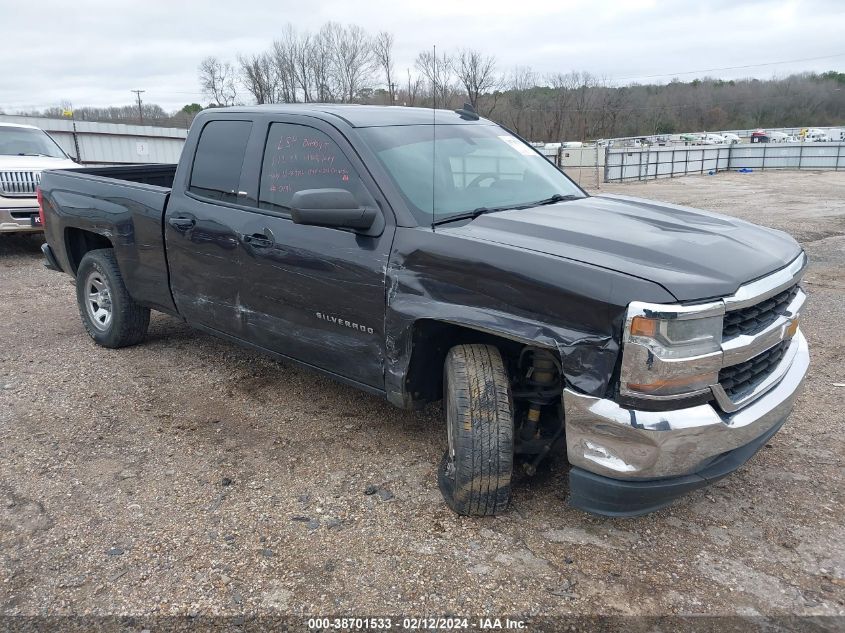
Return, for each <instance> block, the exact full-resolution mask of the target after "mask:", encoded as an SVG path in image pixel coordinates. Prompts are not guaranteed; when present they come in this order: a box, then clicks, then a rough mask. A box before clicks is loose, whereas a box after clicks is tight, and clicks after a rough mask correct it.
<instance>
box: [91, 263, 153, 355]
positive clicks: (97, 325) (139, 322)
mask: <svg viewBox="0 0 845 633" xmlns="http://www.w3.org/2000/svg"><path fill="white" fill-rule="evenodd" d="M76 302H77V304H78V305H79V316H80V317H82V324H83V325H84V326H85V330H86V331H87V332H88V335H89V336H90V337H91V338H92V339H94V342H96V343H97V344H98V345H102V346H103V347H111V348H117V347H127V346H129V345H136V344H138V343H140V342H141V341H142V340H144V337H145V336H146V335H147V328H148V327H149V325H150V309H149V308H145V307H143V306H140V305H138V304H137V303H135V301H133V300H132V297H131V296H129V292H128V291H127V290H126V285H125V284H124V283H123V277H122V276H121V274H120V268H118V266H117V259H115V256H114V251H113V250H112V249H110V248H100V249H97V250H93V251H88V252H87V253H86V254H85V256H84V257H83V258H82V261H81V262H80V263H79V269H78V270H77V271H76Z"/></svg>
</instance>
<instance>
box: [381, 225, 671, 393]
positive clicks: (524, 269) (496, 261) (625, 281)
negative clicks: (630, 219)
mask: <svg viewBox="0 0 845 633" xmlns="http://www.w3.org/2000/svg"><path fill="white" fill-rule="evenodd" d="M634 299H638V300H644V301H652V302H672V301H673V300H674V298H673V297H672V296H671V295H670V294H669V293H668V292H666V291H665V290H664V289H663V288H661V287H660V286H658V285H656V284H654V283H652V282H649V281H646V280H643V279H639V278H636V277H631V276H628V275H625V274H622V273H619V272H616V271H612V270H607V269H604V268H600V267H596V266H594V265H590V264H585V263H582V262H578V261H573V260H569V259H566V258H562V257H557V256H553V255H548V254H543V253H538V252H535V251H530V250H526V249H522V248H516V247H512V246H509V245H505V244H495V243H490V242H485V241H482V240H477V239H474V238H472V237H469V236H467V235H466V234H465V233H464V232H462V231H461V228H460V227H458V228H457V229H452V228H451V227H442V228H438V229H436V231H432V230H431V228H428V227H417V228H400V229H399V230H397V234H396V239H395V241H394V246H393V252H392V254H391V257H390V264H389V266H388V270H387V314H386V323H385V332H386V366H385V386H386V391H387V396H388V398H389V399H390V400H391V401H392V402H394V403H395V404H399V405H400V406H409V403H410V396H409V394H407V393H405V389H404V384H405V376H406V374H407V371H408V366H409V363H410V358H411V354H412V351H413V350H412V342H413V341H412V339H413V329H414V324H415V322H417V321H418V320H420V319H431V320H435V321H440V322H445V323H450V324H454V325H459V326H463V327H467V328H469V329H473V330H478V331H482V332H486V333H490V334H494V335H497V336H501V337H503V338H507V339H510V340H515V341H519V342H522V343H525V344H530V345H534V346H538V347H545V348H549V349H553V350H556V351H557V352H558V354H559V355H560V358H561V362H562V368H563V373H564V377H565V380H566V383H567V384H568V385H570V386H571V387H574V388H575V389H578V390H579V391H582V392H584V393H587V394H590V395H594V396H604V395H605V393H606V391H607V389H608V385H609V382H610V379H611V376H612V374H613V370H614V367H615V365H616V361H617V357H618V354H619V345H620V333H621V327H622V320H623V317H624V312H625V308H626V307H627V304H628V303H629V302H630V301H632V300H634Z"/></svg>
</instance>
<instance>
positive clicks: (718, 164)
mask: <svg viewBox="0 0 845 633" xmlns="http://www.w3.org/2000/svg"><path fill="white" fill-rule="evenodd" d="M730 169H817V170H818V169H823V170H829V169H833V170H839V169H845V143H750V144H737V145H717V146H702V145H691V146H686V147H682V146H676V147H651V148H643V149H639V148H617V147H611V148H608V149H607V160H606V163H605V171H604V181H605V182H627V181H631V180H653V179H655V178H671V177H673V176H685V175H687V174H704V173H709V172H714V173H715V172H719V171H725V170H730Z"/></svg>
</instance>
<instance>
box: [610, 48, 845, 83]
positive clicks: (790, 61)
mask: <svg viewBox="0 0 845 633" xmlns="http://www.w3.org/2000/svg"><path fill="white" fill-rule="evenodd" d="M834 57H845V53H835V54H833V55H821V56H819V57H804V58H802V59H786V60H783V61H779V62H763V63H760V64H745V65H744V66H723V67H721V68H703V69H701V70H684V71H682V72H677V73H663V74H661V75H631V76H629V77H614V78H612V80H613V81H625V80H627V79H657V78H659V77H675V76H677V75H694V74H696V73H712V72H716V71H719V70H741V69H743V68H760V67H761V66H777V65H779V64H795V63H798V62H812V61H817V60H820V59H832V58H834Z"/></svg>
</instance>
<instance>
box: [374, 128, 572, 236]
mask: <svg viewBox="0 0 845 633" xmlns="http://www.w3.org/2000/svg"><path fill="white" fill-rule="evenodd" d="M359 132H360V135H361V137H362V138H363V139H364V142H365V143H366V144H367V145H369V146H370V148H371V149H372V150H373V152H375V154H376V156H377V157H378V159H379V160H380V161H381V163H382V164H383V165H384V167H385V169H386V170H387V172H388V173H389V174H390V176H391V177H392V179H393V181H394V182H395V183H396V185H397V186H398V188H399V190H400V191H401V193H402V195H403V196H404V198H405V200H406V202H407V203H408V206H409V207H410V209H411V212H412V213H413V214H414V216H415V218H416V219H417V221H418V222H419V223H420V224H430V223H432V222H437V221H439V220H442V219H444V218H447V217H450V216H454V215H461V214H465V213H471V212H473V211H475V210H478V209H493V210H495V209H500V208H511V207H517V206H524V205H527V204H530V203H532V202H537V201H540V200H544V199H547V198H551V197H552V196H555V195H559V196H564V197H565V196H574V197H578V198H582V197H584V194H583V193H582V192H581V190H580V189H578V187H576V186H575V184H573V182H572V181H571V180H569V178H567V177H566V176H564V175H563V173H561V172H560V171H559V170H558V169H557V168H556V167H555V166H554V165H552V164H551V163H550V162H549V161H548V160H546V159H545V158H544V157H543V156H542V155H540V154H538V153H537V152H535V151H534V150H533V149H532V148H531V147H530V146H528V145H526V144H525V143H524V142H522V141H521V140H520V139H518V138H517V137H515V136H514V135H513V134H510V133H509V132H507V131H506V130H504V129H502V128H501V127H499V126H497V125H483V124H478V125H473V124H469V125H438V126H436V129H434V127H433V126H431V125H405V126H388V127H372V128H363V129H361V130H359ZM432 134H435V135H436V136H435V137H433V136H432ZM432 184H434V185H435V186H432Z"/></svg>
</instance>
